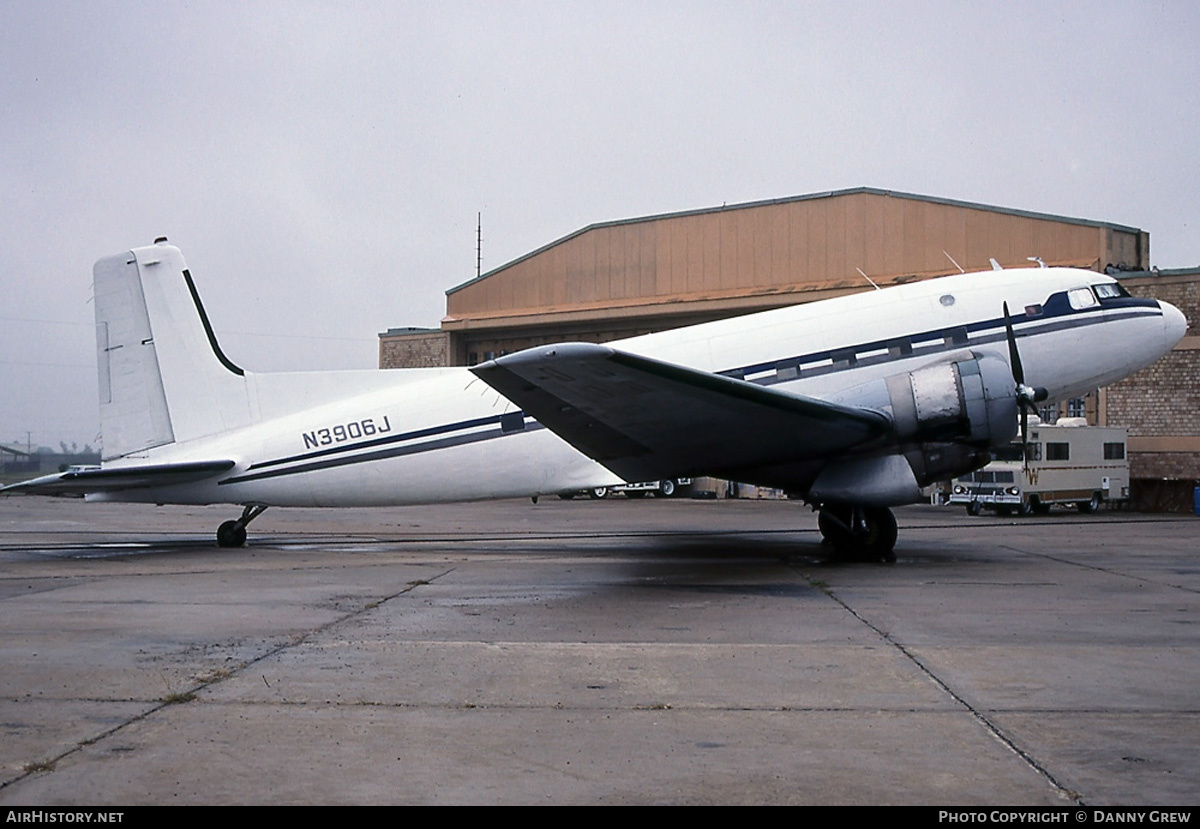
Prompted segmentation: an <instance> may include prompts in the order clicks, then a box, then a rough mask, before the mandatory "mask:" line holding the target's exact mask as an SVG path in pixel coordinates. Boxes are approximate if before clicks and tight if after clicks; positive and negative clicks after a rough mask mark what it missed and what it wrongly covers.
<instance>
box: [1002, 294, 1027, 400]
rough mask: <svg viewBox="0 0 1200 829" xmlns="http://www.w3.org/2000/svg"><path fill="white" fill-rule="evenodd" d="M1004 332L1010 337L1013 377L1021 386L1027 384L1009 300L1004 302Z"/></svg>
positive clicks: (1009, 356)
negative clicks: (1014, 331) (1009, 313)
mask: <svg viewBox="0 0 1200 829" xmlns="http://www.w3.org/2000/svg"><path fill="white" fill-rule="evenodd" d="M1004 333H1005V336H1006V337H1007V338H1008V359H1009V362H1010V363H1011V364H1012V373H1013V379H1014V380H1016V381H1017V387H1018V388H1020V387H1021V386H1024V385H1025V369H1024V367H1023V366H1022V365H1021V352H1019V351H1017V337H1016V335H1015V334H1014V333H1013V326H1012V317H1010V316H1009V315H1008V302H1005V303H1004Z"/></svg>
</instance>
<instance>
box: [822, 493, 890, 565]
mask: <svg viewBox="0 0 1200 829" xmlns="http://www.w3.org/2000/svg"><path fill="white" fill-rule="evenodd" d="M817 526H818V527H819V528H820V530H821V535H822V537H824V539H825V540H826V541H827V542H829V544H831V545H832V546H833V548H834V551H835V553H836V556H837V557H838V558H843V559H854V560H860V561H886V562H888V563H891V562H894V561H895V560H896V553H895V551H894V548H895V546H896V516H894V515H893V514H892V511H891V510H890V509H888V508H887V507H864V506H858V505H850V504H824V505H822V506H821V513H820V515H818V516H817Z"/></svg>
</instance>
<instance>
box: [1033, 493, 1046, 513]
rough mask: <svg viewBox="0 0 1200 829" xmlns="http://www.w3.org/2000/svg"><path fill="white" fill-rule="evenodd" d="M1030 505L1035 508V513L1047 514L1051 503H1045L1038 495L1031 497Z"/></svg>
mask: <svg viewBox="0 0 1200 829" xmlns="http://www.w3.org/2000/svg"><path fill="white" fill-rule="evenodd" d="M1029 506H1030V507H1032V508H1033V511H1034V513H1036V514H1037V515H1045V514H1047V513H1048V512H1050V505H1049V504H1043V503H1042V499H1041V498H1039V497H1037V496H1036V495H1033V496H1031V497H1030V499H1029Z"/></svg>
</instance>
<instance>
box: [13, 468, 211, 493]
mask: <svg viewBox="0 0 1200 829" xmlns="http://www.w3.org/2000/svg"><path fill="white" fill-rule="evenodd" d="M234 465H235V462H234V461H230V460H219V461H191V462H188V463H167V464H150V465H146V466H122V467H118V468H116V469H103V468H100V469H76V470H69V471H67V472H59V473H58V474H55V475H43V476H42V477H40V478H34V479H32V480H29V481H22V482H21V483H18V484H11V485H10V486H6V487H0V492H3V493H24V494H27V495H86V494H88V493H90V492H119V491H121V490H126V489H145V488H148V487H160V486H171V485H173V484H187V483H191V482H193V481H201V480H204V479H205V478H210V477H212V476H213V475H216V474H218V473H220V472H224V471H226V470H228V469H232V468H233V467H234Z"/></svg>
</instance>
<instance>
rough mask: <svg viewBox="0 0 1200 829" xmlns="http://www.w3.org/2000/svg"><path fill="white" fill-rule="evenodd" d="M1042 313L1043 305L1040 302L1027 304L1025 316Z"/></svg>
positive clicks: (1036, 315) (1034, 315)
mask: <svg viewBox="0 0 1200 829" xmlns="http://www.w3.org/2000/svg"><path fill="white" fill-rule="evenodd" d="M1041 315H1042V306H1041V305H1040V304H1034V305H1026V306H1025V316H1027V317H1040V316H1041Z"/></svg>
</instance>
